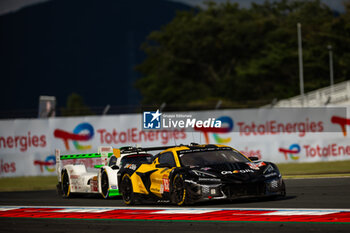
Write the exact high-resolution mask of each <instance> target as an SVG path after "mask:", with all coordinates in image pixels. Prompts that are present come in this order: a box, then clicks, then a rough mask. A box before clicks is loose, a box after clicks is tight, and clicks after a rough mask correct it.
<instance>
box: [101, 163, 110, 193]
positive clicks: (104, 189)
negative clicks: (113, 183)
mask: <svg viewBox="0 0 350 233" xmlns="http://www.w3.org/2000/svg"><path fill="white" fill-rule="evenodd" d="M108 192H109V182H108V175H107V171H106V170H103V171H102V174H101V194H102V196H103V198H108Z"/></svg>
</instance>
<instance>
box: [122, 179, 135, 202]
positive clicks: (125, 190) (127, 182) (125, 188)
mask: <svg viewBox="0 0 350 233" xmlns="http://www.w3.org/2000/svg"><path fill="white" fill-rule="evenodd" d="M120 190H121V194H122V196H123V201H124V203H125V204H127V205H134V204H135V194H134V190H133V188H132V182H131V178H130V176H129V175H128V174H124V176H123V178H122V182H121V184H120Z"/></svg>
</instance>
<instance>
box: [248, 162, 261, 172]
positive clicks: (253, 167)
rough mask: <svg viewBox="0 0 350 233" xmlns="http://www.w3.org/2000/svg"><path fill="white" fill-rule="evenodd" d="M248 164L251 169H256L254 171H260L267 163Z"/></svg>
mask: <svg viewBox="0 0 350 233" xmlns="http://www.w3.org/2000/svg"><path fill="white" fill-rule="evenodd" d="M247 164H248V166H249V167H250V168H251V169H254V170H260V167H262V166H265V165H266V163H264V162H260V163H247Z"/></svg>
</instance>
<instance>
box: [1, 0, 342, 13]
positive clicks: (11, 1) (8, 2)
mask: <svg viewBox="0 0 350 233" xmlns="http://www.w3.org/2000/svg"><path fill="white" fill-rule="evenodd" d="M46 1H50V0H0V15H3V14H7V13H11V12H15V11H17V10H20V9H22V8H23V7H27V6H30V5H33V4H38V3H41V2H46ZM145 1H147V0H145ZM169 1H174V2H182V3H186V4H188V5H192V6H198V5H201V4H202V3H203V0H169ZM226 1H227V0H215V2H226ZM229 1H230V2H237V3H239V5H240V6H242V7H249V6H250V3H251V2H256V3H263V2H264V1H265V0H229ZM322 2H325V3H326V4H328V5H329V6H330V7H331V8H333V9H335V10H338V11H340V12H343V11H344V7H343V4H342V2H343V0H322Z"/></svg>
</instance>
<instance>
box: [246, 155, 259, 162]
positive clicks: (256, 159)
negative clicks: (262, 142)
mask: <svg viewBox="0 0 350 233" xmlns="http://www.w3.org/2000/svg"><path fill="white" fill-rule="evenodd" d="M248 158H249V159H250V160H251V161H258V160H259V158H258V157H255V156H251V157H248Z"/></svg>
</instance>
